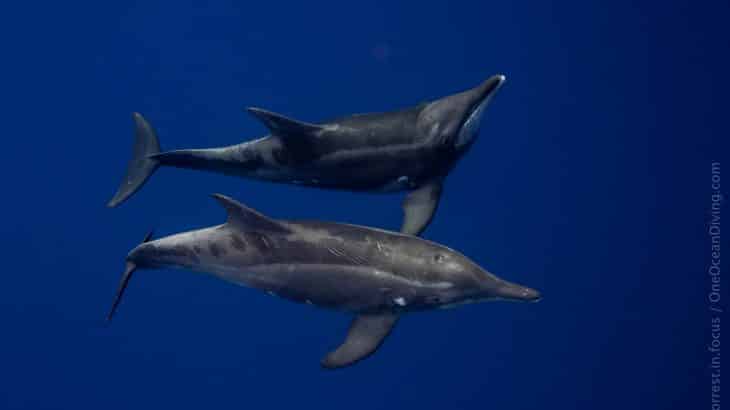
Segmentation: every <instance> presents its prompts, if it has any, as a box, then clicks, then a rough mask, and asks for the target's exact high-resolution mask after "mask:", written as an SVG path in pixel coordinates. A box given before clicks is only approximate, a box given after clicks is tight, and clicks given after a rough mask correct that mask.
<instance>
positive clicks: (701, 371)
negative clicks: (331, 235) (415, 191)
mask: <svg viewBox="0 0 730 410" xmlns="http://www.w3.org/2000/svg"><path fill="white" fill-rule="evenodd" d="M728 9H729V6H728V3H727V2H721V1H703V2H689V1H666V2H653V1H644V2H636V1H626V0H618V1H600V2H584V1H560V2H537V1H523V0H514V1H502V2H488V1H474V2H466V1H449V2H446V1H443V2H432V1H419V2H388V1H368V2H328V3H320V2H235V1H217V0H212V1H197V2H189V1H179V2H171V1H170V2H154V1H148V2H134V1H132V2H129V1H126V2H76V1H71V2H50V1H40V2H22V3H21V2H16V3H13V4H7V5H5V6H4V7H3V12H2V13H1V14H0V23H1V24H0V37H1V38H2V64H0V73H1V74H2V76H0V84H1V85H2V87H1V88H0V89H1V90H2V98H1V99H0V101H1V102H0V104H1V107H2V114H0V115H1V118H2V125H3V129H2V135H3V136H2V144H3V153H4V155H3V156H2V161H0V167H2V168H1V169H2V175H3V193H4V194H3V200H2V202H1V203H0V204H1V205H0V210H2V220H3V223H2V233H3V234H2V236H0V245H1V247H2V257H3V266H2V276H1V277H2V282H1V285H0V325H2V333H1V334H0V408H1V409H74V410H82V409H147V408H149V409H159V408H176V409H188V408H190V409H201V408H206V409H229V408H241V409H243V408H245V409H261V408H266V409H269V408H282V409H290V408H300V409H301V408H316V409H347V410H356V409H367V410H374V409H561V410H562V409H573V408H590V409H595V410H598V409H612V410H613V409H622V410H633V409H643V410H647V409H669V408H676V409H704V408H710V401H709V400H710V388H711V385H710V373H709V369H708V364H709V356H708V354H707V345H708V343H709V341H710V312H709V310H708V305H709V303H708V302H707V293H708V289H709V277H708V275H707V274H706V270H707V263H708V261H709V257H710V251H709V239H708V236H707V222H708V218H709V217H708V210H709V206H710V185H711V184H710V181H711V171H710V169H711V166H710V164H711V161H720V162H722V161H724V162H722V164H723V166H725V167H730V158H728V151H727V143H726V141H727V134H728V108H729V107H728V93H729V92H730V82H729V81H728V73H729V72H730V70H729V69H730V64H728V57H727V52H728V45H729V43H730V41H729V39H730V38H729V36H728V32H727V19H728V17H730V13H728V11H730V10H728ZM496 73H504V74H505V75H506V76H507V78H508V80H507V83H506V84H505V86H504V88H503V89H502V90H501V91H500V93H499V95H498V96H497V97H496V98H495V100H494V101H493V104H492V105H491V106H490V107H489V109H488V112H487V116H486V118H485V120H484V122H483V124H482V132H481V134H480V137H479V140H478V141H477V143H476V145H475V146H474V147H473V148H472V150H471V152H470V153H469V154H468V155H467V156H466V157H465V158H464V159H463V160H462V162H461V163H460V164H459V165H458V166H457V168H456V169H455V171H454V172H453V173H452V174H451V175H450V177H449V178H448V180H447V183H446V186H445V193H444V197H443V200H442V203H441V206H440V209H439V212H438V214H437V216H436V218H435V220H434V222H433V224H432V225H431V226H430V228H429V229H428V230H427V231H426V233H425V237H427V238H429V239H432V240H435V241H438V242H441V243H444V244H446V245H448V246H450V247H453V248H456V249H458V250H460V251H462V252H463V253H465V254H466V255H468V256H470V257H471V258H473V259H474V260H475V261H477V262H479V263H480V264H482V265H484V266H486V267H487V268H488V269H490V270H491V271H493V272H495V273H497V274H498V275H500V276H502V277H504V278H506V279H509V280H513V281H516V282H519V283H524V284H526V285H529V286H531V287H534V288H537V289H539V290H540V291H541V292H542V293H543V296H544V298H543V300H542V301H541V302H540V303H537V304H514V303H492V304H481V305H471V306H467V307H463V308H459V309H455V310H448V311H439V312H434V313H424V314H414V315H411V316H407V317H405V318H404V319H403V320H401V322H400V323H399V325H398V327H397V328H396V330H395V331H394V333H393V334H392V335H391V336H390V338H389V339H388V340H387V341H386V343H385V344H384V345H383V347H382V348H381V349H380V351H379V352H377V353H376V354H375V355H374V356H373V357H371V358H370V359H368V360H365V361H363V362H362V363H360V364H358V365H356V366H354V367H352V368H349V369H344V370H340V371H335V372H327V371H323V370H321V369H320V367H319V360H320V358H321V357H322V356H323V355H324V354H325V353H326V352H327V351H329V350H330V349H331V348H333V347H334V346H336V345H337V344H338V343H339V342H340V341H341V339H342V337H343V336H344V334H345V332H346V329H347V325H348V323H349V318H348V317H347V316H346V315H344V314H340V313H334V312H328V311H322V310H317V309H315V308H312V307H308V306H302V305H297V304H293V303H290V302H286V301H283V300H278V299H275V298H271V297H269V296H266V295H265V294H262V293H261V292H257V291H253V290H249V289H243V288H238V287H236V286H232V285H229V284H226V283H223V282H219V281H216V280H214V279H212V278H210V277H206V276H202V275H196V274H192V273H188V272H184V271H172V270H160V271H142V272H139V273H138V274H137V275H136V276H135V278H134V279H133V280H132V283H131V284H130V288H129V290H128V293H127V296H126V298H125V300H124V302H123V303H122V305H121V307H120V310H119V314H118V316H117V317H116V319H115V322H114V323H112V325H111V326H107V325H105V323H104V321H103V318H104V315H105V313H106V310H107V308H108V307H109V304H110V303H111V299H112V296H113V293H114V290H115V287H116V285H117V281H118V278H119V275H120V273H121V271H122V269H123V261H124V256H125V255H126V254H127V252H128V251H129V249H131V248H132V247H133V246H135V245H136V244H137V243H138V241H139V240H141V238H142V237H143V236H144V234H145V233H146V232H147V231H148V230H149V229H151V228H155V229H156V232H157V235H165V234H170V233H174V232H179V231H183V230H188V229H193V228H198V227H203V226H207V225H213V224H217V223H220V222H221V221H223V218H224V213H223V211H222V210H221V209H220V208H219V206H218V205H217V204H215V203H214V201H213V200H212V199H210V198H209V197H208V194H209V193H212V192H221V193H225V194H227V195H230V196H233V197H234V198H236V199H239V200H241V201H242V202H244V203H246V204H248V205H250V206H252V207H254V208H256V209H258V210H260V211H262V212H265V213H267V214H269V215H271V216H274V217H280V218H313V219H325V220H334V221H342V222H353V223H358V224H366V225H374V226H378V227H384V228H389V229H397V228H398V226H399V223H400V217H401V211H400V207H399V204H400V201H401V199H402V196H401V195H367V194H354V193H345V192H328V191H318V190H311V189H306V188H300V187H293V186H282V185H273V184H267V183H261V182H253V181H249V180H243V179H236V178H231V177H224V176H220V175H213V174H205V173H200V172H192V171H184V170H177V169H162V170H160V171H159V172H158V173H157V174H156V175H154V176H153V177H152V179H151V180H150V182H149V183H148V184H147V185H146V186H145V188H144V189H143V190H142V191H140V192H139V193H138V194H137V195H136V196H135V197H134V198H132V199H131V200H130V201H129V202H128V203H126V204H124V205H123V206H122V207H120V208H118V209H113V210H110V209H107V208H105V207H104V204H105V203H106V201H107V200H108V199H109V198H110V197H111V195H112V194H113V193H114V191H115V190H116V187H117V184H118V182H119V180H120V179H121V176H122V173H123V171H124V169H125V167H126V163H127V160H128V156H129V153H130V150H131V148H130V147H131V142H132V122H131V116H130V114H131V112H132V111H140V112H142V113H143V114H144V115H145V116H147V117H148V118H149V119H150V121H151V122H152V123H153V124H154V125H155V127H156V128H157V130H158V133H159V135H160V138H161V141H162V144H163V147H165V148H168V149H172V148H188V147H210V146H220V145H226V144H233V143H237V142H240V141H242V140H247V139H252V138H254V137H258V136H260V135H262V134H263V133H264V132H265V130H264V129H263V127H262V126H261V125H260V124H259V123H258V122H257V121H256V120H254V119H253V118H252V117H250V116H248V115H247V114H245V113H244V112H243V111H242V108H243V107H245V106H248V105H254V106H260V107H264V108H267V109H271V110H274V111H277V112H282V113H285V114H288V115H291V116H293V117H295V118H300V119H303V120H307V121H317V120H322V119H327V118H332V117H337V116H341V115H346V114H349V113H352V112H367V111H384V110H391V109H397V108H401V107H405V106H409V105H413V104H416V103H418V102H420V101H424V100H428V99H433V98H436V97H440V96H443V95H446V94H450V93H453V92H456V91H460V90H462V89H466V88H469V87H472V86H474V85H476V84H478V83H479V82H481V81H482V80H484V79H486V78H487V77H488V76H490V75H492V74H496ZM727 175H728V177H727V178H726V179H727V183H726V185H725V186H730V171H728V172H727ZM725 192H727V188H725ZM724 209H726V207H725V208H724ZM723 241H724V243H725V244H726V243H727V241H726V239H724V240H723ZM726 252H730V251H726ZM722 292H723V295H724V294H725V291H724V290H723V291H722ZM724 320H726V319H724ZM729 326H730V324H729Z"/></svg>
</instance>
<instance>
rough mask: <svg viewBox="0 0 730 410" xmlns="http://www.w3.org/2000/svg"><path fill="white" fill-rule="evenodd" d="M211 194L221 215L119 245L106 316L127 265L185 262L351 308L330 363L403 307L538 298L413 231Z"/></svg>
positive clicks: (362, 354) (372, 336) (347, 358)
mask: <svg viewBox="0 0 730 410" xmlns="http://www.w3.org/2000/svg"><path fill="white" fill-rule="evenodd" d="M213 196H214V198H215V199H216V200H218V202H220V204H221V205H222V206H223V207H224V208H225V209H226V211H227V214H228V219H227V221H226V222H225V223H224V224H222V225H218V226H213V227H209V228H204V229H199V230H194V231H189V232H184V233H179V234H175V235H171V236H168V237H164V238H160V239H157V240H150V236H151V235H148V236H147V237H145V239H144V241H143V243H142V244H140V245H139V246H137V247H136V248H134V249H133V250H132V251H131V252H130V253H129V254H128V255H127V259H126V270H125V272H124V274H123V276H122V279H121V282H120V284H119V288H118V291H117V295H116V297H115V299H114V303H113V305H112V308H111V310H110V312H109V315H108V317H107V318H108V319H109V320H111V318H112V316H113V314H114V312H115V311H116V309H117V306H118V304H119V302H120V301H121V298H122V295H123V294H124V291H125V289H126V287H127V284H128V282H129V279H130V278H131V276H132V273H133V272H134V271H135V270H136V269H153V268H164V267H178V268H185V269H188V270H192V271H197V272H204V273H208V274H211V275H213V276H216V277H218V278H220V279H223V280H226V281H229V282H233V283H235V284H239V285H244V286H248V287H252V288H256V289H260V290H262V291H266V292H269V293H271V294H275V295H277V296H279V297H282V298H284V299H289V300H293V301H296V302H301V303H307V304H312V305H316V306H319V307H323V308H327V309H335V310H340V311H345V312H349V313H351V314H353V315H354V316H355V318H354V320H353V321H352V324H351V326H350V330H349V332H348V334H347V337H346V338H345V341H344V342H343V343H342V344H341V345H340V346H339V347H338V348H337V349H335V350H334V351H332V352H331V353H329V354H328V355H327V356H326V357H325V358H324V359H323V360H322V362H321V364H322V366H323V367H325V368H339V367H344V366H348V365H351V364H353V363H355V362H357V361H359V360H362V359H364V358H366V357H368V356H369V355H370V354H372V353H373V352H375V351H376V350H377V348H378V347H379V346H380V345H381V343H382V342H383V341H384V339H385V338H386V337H387V335H388V334H389V333H390V332H391V330H392V329H393V327H394V326H395V324H396V322H397V321H398V318H399V317H400V316H401V315H403V314H404V313H408V312H418V311H425V310H430V309H437V308H443V307H449V306H455V305H460V304H464V303H472V302H481V301H490V300H500V299H501V300H511V301H528V302H529V301H537V300H538V299H539V298H540V294H539V293H538V292H537V291H536V290H533V289H530V288H527V287H524V286H521V285H517V284H514V283H510V282H508V281H506V280H503V279H500V278H498V277H496V276H495V275H493V274H491V273H489V272H487V271H486V270H484V269H482V268H481V267H479V266H478V265H477V264H475V263H474V262H472V261H471V260H470V259H468V258H467V257H466V256H464V255H462V254H460V253H459V252H457V251H455V250H452V249H450V248H447V247H445V246H443V245H439V244H437V243H434V242H431V241H427V240H424V239H421V238H419V237H416V236H411V235H404V234H400V233H396V232H389V231H385V230H380V229H374V228H368V227H363V226H356V225H348V224H340V223H333V222H321V221H283V220H274V219H271V218H269V217H266V216H264V215H262V214H260V213H258V212H256V211H254V210H253V209H250V208H248V207H246V206H244V205H242V204H241V203H239V202H236V201H234V200H232V199H230V198H228V197H226V196H223V195H218V194H216V195H213Z"/></svg>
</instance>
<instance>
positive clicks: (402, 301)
mask: <svg viewBox="0 0 730 410" xmlns="http://www.w3.org/2000/svg"><path fill="white" fill-rule="evenodd" d="M393 302H395V304H396V305H398V306H405V305H406V300H405V299H404V298H403V296H398V297H397V298H395V299H393Z"/></svg>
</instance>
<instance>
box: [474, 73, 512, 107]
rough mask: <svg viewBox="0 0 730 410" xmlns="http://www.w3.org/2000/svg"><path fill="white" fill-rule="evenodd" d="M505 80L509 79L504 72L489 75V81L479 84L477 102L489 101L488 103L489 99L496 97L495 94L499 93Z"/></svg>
mask: <svg viewBox="0 0 730 410" xmlns="http://www.w3.org/2000/svg"><path fill="white" fill-rule="evenodd" d="M505 81H507V77H505V76H504V74H497V75H493V76H491V77H489V79H487V81H485V82H483V83H482V84H481V85H480V86H478V87H477V95H478V97H477V104H479V103H482V102H487V104H488V103H489V100H491V98H492V97H494V95H495V94H497V91H499V89H500V88H502V85H503V84H504V82H505Z"/></svg>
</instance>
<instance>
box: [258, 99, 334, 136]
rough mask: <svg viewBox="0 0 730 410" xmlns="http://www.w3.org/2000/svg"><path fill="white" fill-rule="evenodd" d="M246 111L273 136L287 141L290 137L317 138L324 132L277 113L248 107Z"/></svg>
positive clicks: (313, 125)
mask: <svg viewBox="0 0 730 410" xmlns="http://www.w3.org/2000/svg"><path fill="white" fill-rule="evenodd" d="M246 111H248V112H249V113H251V115H253V116H254V117H256V118H257V119H259V120H260V121H261V122H262V123H263V124H264V125H265V126H266V128H268V129H269V130H270V131H271V133H272V134H274V135H276V136H278V137H282V138H283V139H284V140H286V139H287V138H289V137H294V138H302V136H304V137H306V136H313V137H315V136H316V134H317V132H319V131H321V130H322V126H320V125H317V124H311V123H308V122H304V121H298V120H294V119H291V118H288V117H285V116H283V115H281V114H277V113H275V112H271V111H267V110H264V109H261V108H256V107H248V108H246Z"/></svg>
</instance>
